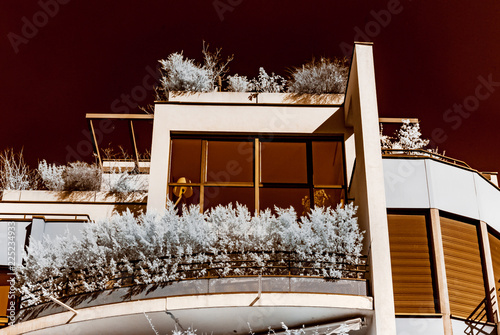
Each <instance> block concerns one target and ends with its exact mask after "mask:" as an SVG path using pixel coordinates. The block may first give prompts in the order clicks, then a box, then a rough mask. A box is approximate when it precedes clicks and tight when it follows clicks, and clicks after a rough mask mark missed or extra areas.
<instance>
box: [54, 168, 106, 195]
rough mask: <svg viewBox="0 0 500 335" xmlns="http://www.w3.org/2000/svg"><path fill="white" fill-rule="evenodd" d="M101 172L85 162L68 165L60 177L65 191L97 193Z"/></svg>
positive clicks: (99, 186)
mask: <svg viewBox="0 0 500 335" xmlns="http://www.w3.org/2000/svg"><path fill="white" fill-rule="evenodd" d="M101 176H102V170H101V169H100V168H99V167H98V166H97V165H95V164H92V165H90V164H88V163H85V162H74V163H69V164H68V166H67V167H66V168H65V169H64V171H63V174H62V177H63V180H64V190H65V191H99V190H100V189H101Z"/></svg>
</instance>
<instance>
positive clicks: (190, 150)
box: [170, 139, 201, 183]
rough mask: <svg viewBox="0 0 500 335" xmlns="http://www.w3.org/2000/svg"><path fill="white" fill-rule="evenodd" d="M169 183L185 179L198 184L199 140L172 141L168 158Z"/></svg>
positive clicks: (199, 171)
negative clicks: (169, 166)
mask: <svg viewBox="0 0 500 335" xmlns="http://www.w3.org/2000/svg"><path fill="white" fill-rule="evenodd" d="M170 162H171V163H170V164H171V168H170V182H171V183H175V182H177V181H178V180H179V178H181V177H185V178H186V179H188V180H190V181H191V182H193V183H199V182H200V176H201V140H184V139H173V140H172V147H171V158H170Z"/></svg>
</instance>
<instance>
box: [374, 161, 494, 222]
mask: <svg viewBox="0 0 500 335" xmlns="http://www.w3.org/2000/svg"><path fill="white" fill-rule="evenodd" d="M383 164H384V180H385V189H386V201H387V208H437V209H439V210H443V211H446V212H450V213H454V214H457V215H461V216H464V217H469V218H472V219H475V220H480V221H484V222H486V223H487V224H488V225H489V226H491V227H493V228H494V229H496V230H497V231H500V190H499V189H498V188H497V187H495V186H494V185H492V184H491V183H489V182H488V181H486V180H485V179H484V178H482V177H481V176H480V175H479V174H478V173H477V172H475V171H471V170H467V169H463V168H460V167H457V166H453V165H450V164H447V163H444V162H440V161H436V160H433V159H430V158H427V159H425V158H408V159H405V158H385V159H384V160H383Z"/></svg>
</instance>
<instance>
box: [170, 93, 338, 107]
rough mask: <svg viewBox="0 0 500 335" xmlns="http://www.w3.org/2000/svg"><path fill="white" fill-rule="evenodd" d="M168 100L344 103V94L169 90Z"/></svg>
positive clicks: (246, 102) (303, 103)
mask: <svg viewBox="0 0 500 335" xmlns="http://www.w3.org/2000/svg"><path fill="white" fill-rule="evenodd" d="M169 101H178V102H204V103H241V104H248V103H259V104H299V105H340V104H342V103H344V94H309V93H254V92H170V93H169Z"/></svg>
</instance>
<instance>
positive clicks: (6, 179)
mask: <svg viewBox="0 0 500 335" xmlns="http://www.w3.org/2000/svg"><path fill="white" fill-rule="evenodd" d="M37 184H38V179H37V174H36V173H35V172H34V171H32V170H31V169H30V168H29V166H28V165H27V164H26V163H25V162H24V156H23V152H22V151H21V152H20V153H17V154H16V153H14V150H13V149H12V148H11V149H6V150H4V151H3V152H1V153H0V190H31V189H36V187H37Z"/></svg>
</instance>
